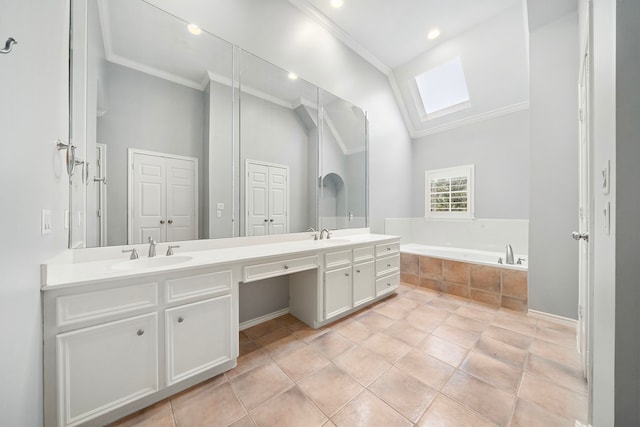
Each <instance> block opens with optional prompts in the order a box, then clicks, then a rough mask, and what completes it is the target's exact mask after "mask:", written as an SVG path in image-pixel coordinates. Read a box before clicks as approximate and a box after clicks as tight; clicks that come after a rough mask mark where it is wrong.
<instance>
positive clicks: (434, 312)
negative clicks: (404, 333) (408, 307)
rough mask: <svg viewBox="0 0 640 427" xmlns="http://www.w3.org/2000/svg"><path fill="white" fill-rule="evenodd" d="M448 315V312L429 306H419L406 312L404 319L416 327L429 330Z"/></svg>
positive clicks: (438, 324) (424, 330)
mask: <svg viewBox="0 0 640 427" xmlns="http://www.w3.org/2000/svg"><path fill="white" fill-rule="evenodd" d="M447 317H449V312H447V311H445V310H441V309H438V308H435V307H431V306H422V307H419V308H417V309H415V310H413V311H411V312H409V313H408V314H407V316H406V317H405V318H404V320H405V321H406V322H407V323H409V324H410V325H411V326H413V327H414V328H416V329H419V330H421V331H423V332H431V331H433V330H434V329H435V328H437V327H438V326H440V324H442V322H443V321H444V320H445V319H446V318H447Z"/></svg>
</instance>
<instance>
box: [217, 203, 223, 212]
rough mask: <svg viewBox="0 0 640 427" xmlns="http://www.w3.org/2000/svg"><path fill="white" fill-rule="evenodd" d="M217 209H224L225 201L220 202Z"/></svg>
mask: <svg viewBox="0 0 640 427" xmlns="http://www.w3.org/2000/svg"><path fill="white" fill-rule="evenodd" d="M216 209H218V210H219V211H221V210H224V203H218V204H217V206H216Z"/></svg>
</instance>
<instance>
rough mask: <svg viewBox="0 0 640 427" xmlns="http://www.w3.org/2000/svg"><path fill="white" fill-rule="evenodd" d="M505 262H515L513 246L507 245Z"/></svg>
mask: <svg viewBox="0 0 640 427" xmlns="http://www.w3.org/2000/svg"><path fill="white" fill-rule="evenodd" d="M505 264H515V263H514V262H513V248H512V247H511V245H507V256H506V257H505Z"/></svg>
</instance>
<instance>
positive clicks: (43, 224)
mask: <svg viewBox="0 0 640 427" xmlns="http://www.w3.org/2000/svg"><path fill="white" fill-rule="evenodd" d="M40 219H41V221H40V233H42V234H49V233H51V229H52V228H53V227H52V226H51V211H50V210H49V209H43V210H42V212H41V215H40Z"/></svg>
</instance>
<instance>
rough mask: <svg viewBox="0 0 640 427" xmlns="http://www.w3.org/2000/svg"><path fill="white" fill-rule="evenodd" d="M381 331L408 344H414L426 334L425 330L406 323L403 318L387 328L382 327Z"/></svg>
mask: <svg viewBox="0 0 640 427" xmlns="http://www.w3.org/2000/svg"><path fill="white" fill-rule="evenodd" d="M382 333H383V334H385V335H389V336H390V337H393V338H396V339H399V340H400V341H402V342H404V343H405V344H408V345H410V346H415V345H416V344H417V343H419V342H420V341H422V340H423V339H424V337H426V336H427V333H426V332H423V331H421V330H420V329H417V328H414V327H413V326H411V324H410V323H407V322H405V321H404V320H398V321H397V322H395V323H394V324H393V325H391V326H389V327H388V328H387V329H383V330H382Z"/></svg>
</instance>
